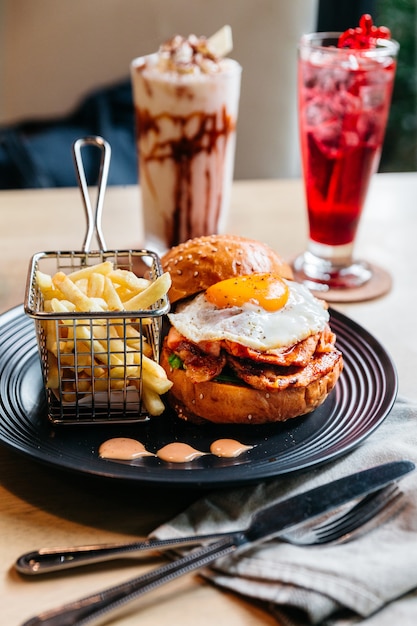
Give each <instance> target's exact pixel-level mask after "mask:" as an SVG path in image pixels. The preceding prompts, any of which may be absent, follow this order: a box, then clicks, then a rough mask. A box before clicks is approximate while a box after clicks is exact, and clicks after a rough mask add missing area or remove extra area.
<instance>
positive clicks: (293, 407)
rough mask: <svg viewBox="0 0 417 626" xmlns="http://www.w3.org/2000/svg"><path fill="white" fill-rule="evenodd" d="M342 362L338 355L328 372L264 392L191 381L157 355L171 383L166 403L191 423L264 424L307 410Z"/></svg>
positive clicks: (327, 389)
mask: <svg viewBox="0 0 417 626" xmlns="http://www.w3.org/2000/svg"><path fill="white" fill-rule="evenodd" d="M342 364H343V361H342V356H341V355H340V358H338V359H337V360H336V362H335V365H334V367H333V369H332V370H331V371H330V372H328V373H326V374H324V375H323V376H322V377H320V378H318V379H316V380H313V381H312V382H310V383H309V384H308V385H307V386H304V387H291V388H286V389H282V390H277V391H265V390H260V389H254V388H252V387H248V386H245V385H234V384H230V383H221V382H215V381H208V382H203V383H193V382H191V380H190V379H189V378H188V376H187V375H186V373H185V371H184V370H181V369H174V368H172V367H171V365H170V364H169V362H168V351H167V350H166V349H163V350H162V354H161V365H162V367H163V368H164V369H165V371H166V373H167V376H168V378H169V379H170V380H171V381H172V383H173V385H172V387H171V389H170V391H169V392H168V402H169V404H170V406H171V407H172V408H173V409H174V410H175V412H176V413H177V414H178V417H180V418H182V419H185V420H189V421H192V422H195V423H202V422H204V421H206V420H207V421H209V422H216V423H218V424H266V423H270V422H284V421H286V420H288V419H291V418H294V417H298V416H300V415H304V414H306V413H310V412H311V411H313V410H314V409H316V408H317V407H318V406H320V404H322V403H323V402H324V400H325V399H326V398H327V396H328V395H329V393H330V392H331V390H332V389H333V387H334V386H335V384H336V381H337V379H338V378H339V376H340V373H341V371H342V367H343V365H342Z"/></svg>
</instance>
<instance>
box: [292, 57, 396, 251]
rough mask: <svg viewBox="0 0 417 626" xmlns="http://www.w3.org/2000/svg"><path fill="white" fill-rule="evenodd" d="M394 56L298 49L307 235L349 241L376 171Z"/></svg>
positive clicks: (327, 241)
mask: <svg viewBox="0 0 417 626" xmlns="http://www.w3.org/2000/svg"><path fill="white" fill-rule="evenodd" d="M395 67H396V62H395V59H394V58H393V57H390V56H387V55H386V56H385V57H383V58H382V59H380V58H378V57H376V56H375V55H372V54H366V53H364V52H363V51H362V52H361V53H359V52H358V51H352V50H349V51H347V50H341V49H336V48H335V50H334V55H333V56H332V54H331V51H330V54H328V53H326V51H325V50H322V51H314V53H310V54H308V53H305V54H303V53H300V58H299V110H300V133H301V148H302V158H303V168H304V176H305V182H306V195H307V206H308V213H309V228H310V240H311V241H313V242H318V243H319V244H324V245H328V246H343V245H347V244H351V243H352V242H353V241H354V239H355V234H356V230H357V226H358V222H359V218H360V215H361V211H362V208H363V204H364V201H365V197H366V193H367V189H368V184H369V181H370V178H371V175H372V174H373V172H375V171H376V169H377V167H378V164H379V159H380V154H381V149H382V143H383V138H384V133H385V127H386V122H387V117H388V112H389V106H390V101H391V93H392V88H393V81H394V75H395Z"/></svg>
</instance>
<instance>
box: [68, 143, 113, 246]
mask: <svg viewBox="0 0 417 626" xmlns="http://www.w3.org/2000/svg"><path fill="white" fill-rule="evenodd" d="M84 146H96V147H97V148H100V150H101V160H100V170H99V174H98V180H97V186H98V193H97V201H96V206H95V210H94V213H93V209H92V206H91V199H90V194H89V192H88V185H87V179H86V176H85V170H84V164H83V159H82V154H81V152H82V148H83V147H84ZM73 155H74V161H75V169H76V172H77V177H78V183H79V185H80V189H81V194H82V198H83V203H84V209H85V215H86V218H87V231H86V234H85V238H84V243H83V247H82V250H83V252H90V246H91V241H92V238H93V235H94V232H95V234H96V237H97V242H98V245H99V246H100V250H102V251H106V249H107V246H106V242H105V241H104V236H103V231H102V229H101V216H102V213H103V202H104V194H105V192H106V185H107V177H108V174H109V167H110V157H111V148H110V144H108V143H107V141H105V140H104V139H103V138H102V137H98V136H91V137H84V138H82V139H77V140H76V141H75V142H74V144H73Z"/></svg>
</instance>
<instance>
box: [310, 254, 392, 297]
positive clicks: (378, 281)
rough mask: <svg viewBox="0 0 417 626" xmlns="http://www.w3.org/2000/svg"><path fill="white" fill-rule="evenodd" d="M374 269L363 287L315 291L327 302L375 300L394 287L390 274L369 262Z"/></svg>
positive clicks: (315, 293) (316, 294)
mask: <svg viewBox="0 0 417 626" xmlns="http://www.w3.org/2000/svg"><path fill="white" fill-rule="evenodd" d="M368 265H369V267H370V269H371V270H372V277H371V278H370V279H369V280H368V282H367V283H365V284H364V285H362V286H361V287H352V288H351V289H329V290H328V291H314V290H313V289H312V291H313V293H314V295H315V296H317V297H318V298H323V300H326V301H327V302H364V301H365V300H374V299H375V298H380V297H381V296H384V295H385V294H387V293H388V292H389V291H390V289H391V287H392V279H391V276H390V274H389V273H388V272H387V271H386V270H384V269H382V267H379V266H378V265H374V264H373V263H368Z"/></svg>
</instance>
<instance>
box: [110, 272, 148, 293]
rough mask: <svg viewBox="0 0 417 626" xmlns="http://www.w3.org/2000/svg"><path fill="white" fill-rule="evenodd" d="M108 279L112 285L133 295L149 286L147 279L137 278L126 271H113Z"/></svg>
mask: <svg viewBox="0 0 417 626" xmlns="http://www.w3.org/2000/svg"><path fill="white" fill-rule="evenodd" d="M109 278H110V279H111V281H112V282H113V283H116V284H117V285H119V287H121V288H124V289H126V290H128V291H131V292H134V293H139V292H140V291H143V290H144V289H146V288H147V287H149V285H150V284H151V282H150V281H149V280H148V279H147V278H139V277H138V276H136V274H134V273H133V272H129V271H128V270H120V269H119V270H113V271H112V272H111V273H110V274H109Z"/></svg>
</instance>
